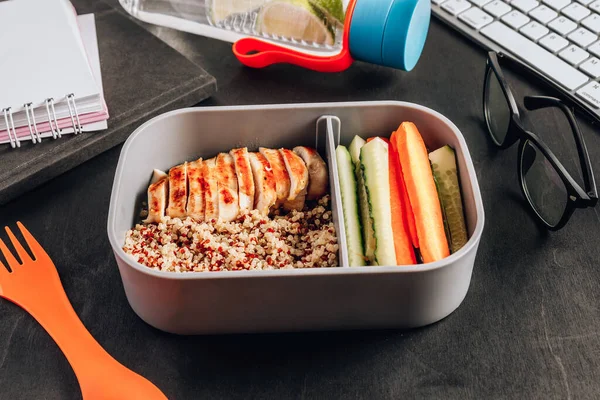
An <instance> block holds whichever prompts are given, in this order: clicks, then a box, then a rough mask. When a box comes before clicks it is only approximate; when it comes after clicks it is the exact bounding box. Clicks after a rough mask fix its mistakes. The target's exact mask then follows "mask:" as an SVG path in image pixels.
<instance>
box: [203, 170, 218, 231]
mask: <svg viewBox="0 0 600 400" xmlns="http://www.w3.org/2000/svg"><path fill="white" fill-rule="evenodd" d="M216 161H217V160H216V158H211V159H209V160H205V161H204V162H203V163H202V192H203V193H204V220H205V221H207V222H210V221H211V220H213V219H214V220H217V219H218V218H219V191H218V181H217V178H216V169H217V162H216Z"/></svg>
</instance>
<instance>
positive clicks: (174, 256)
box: [123, 196, 338, 272]
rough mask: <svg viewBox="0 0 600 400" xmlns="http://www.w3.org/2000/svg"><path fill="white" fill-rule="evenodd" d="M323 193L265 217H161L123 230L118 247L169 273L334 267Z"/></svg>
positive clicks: (249, 213)
mask: <svg viewBox="0 0 600 400" xmlns="http://www.w3.org/2000/svg"><path fill="white" fill-rule="evenodd" d="M329 201H330V197H329V196H324V197H322V198H321V199H320V200H319V201H318V202H317V203H316V205H314V206H313V207H312V208H308V207H306V208H305V209H304V210H302V211H292V212H290V213H288V214H287V215H274V216H273V217H266V216H263V215H261V214H260V213H259V212H258V211H256V210H252V211H246V212H244V213H242V214H240V216H239V217H238V219H237V220H235V221H232V222H223V221H217V220H211V221H205V222H197V221H195V220H194V219H192V218H189V217H188V218H185V219H179V218H168V217H167V218H165V220H164V221H163V222H161V223H159V224H138V225H136V226H135V228H134V229H131V230H129V231H128V232H127V235H126V238H125V246H124V247H123V250H124V251H125V252H126V253H128V254H130V255H131V256H132V257H133V258H134V259H135V260H136V261H137V262H139V263H141V264H143V265H145V266H147V267H149V268H153V269H155V270H159V271H170V272H204V271H240V270H273V269H292V268H317V267H334V266H337V265H338V243H337V236H336V232H335V227H334V224H333V218H332V214H331V210H330V208H329Z"/></svg>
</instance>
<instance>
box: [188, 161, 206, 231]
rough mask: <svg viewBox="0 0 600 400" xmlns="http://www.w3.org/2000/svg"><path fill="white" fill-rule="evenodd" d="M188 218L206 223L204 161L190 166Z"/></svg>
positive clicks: (193, 162) (192, 163)
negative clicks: (203, 187)
mask: <svg viewBox="0 0 600 400" xmlns="http://www.w3.org/2000/svg"><path fill="white" fill-rule="evenodd" d="M187 175H188V192H189V193H188V202H187V216H188V217H191V218H193V219H195V220H196V221H198V222H202V221H204V193H203V191H202V182H203V179H202V159H201V158H199V159H198V160H196V161H192V162H191V163H189V164H188V170H187Z"/></svg>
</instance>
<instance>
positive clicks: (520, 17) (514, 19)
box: [502, 10, 529, 29]
mask: <svg viewBox="0 0 600 400" xmlns="http://www.w3.org/2000/svg"><path fill="white" fill-rule="evenodd" d="M502 21H504V23H506V24H507V25H508V26H510V27H513V28H514V29H519V28H520V27H522V26H523V25H525V24H526V23H528V22H529V17H528V16H527V15H525V14H523V13H522V12H520V11H517V10H513V11H511V12H509V13H508V14H506V15H505V16H504V17H502Z"/></svg>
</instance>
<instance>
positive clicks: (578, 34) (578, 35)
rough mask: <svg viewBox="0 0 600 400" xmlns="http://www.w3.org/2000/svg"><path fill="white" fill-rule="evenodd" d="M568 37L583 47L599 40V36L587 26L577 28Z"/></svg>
mask: <svg viewBox="0 0 600 400" xmlns="http://www.w3.org/2000/svg"><path fill="white" fill-rule="evenodd" d="M567 38H569V39H570V40H572V41H573V42H575V43H576V44H578V45H579V46H581V47H587V46H589V45H590V44H592V43H594V42H595V41H596V40H598V36H596V35H594V34H593V33H592V32H590V31H588V30H587V29H585V28H577V29H575V30H574V31H573V32H572V33H571V34H570V35H569V36H567Z"/></svg>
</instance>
